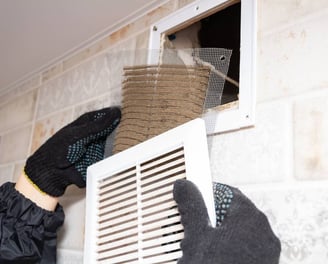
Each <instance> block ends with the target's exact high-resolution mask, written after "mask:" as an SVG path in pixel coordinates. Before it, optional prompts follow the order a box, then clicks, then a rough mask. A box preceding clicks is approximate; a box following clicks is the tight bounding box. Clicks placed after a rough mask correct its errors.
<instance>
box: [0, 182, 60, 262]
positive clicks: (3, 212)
mask: <svg viewBox="0 0 328 264" xmlns="http://www.w3.org/2000/svg"><path fill="white" fill-rule="evenodd" d="M64 218H65V215H64V212H63V208H62V207H61V206H60V205H58V206H57V208H56V210H55V211H54V212H50V211H47V210H44V209H42V208H40V207H38V206H37V205H36V204H35V203H33V202H32V201H31V200H29V199H27V198H25V197H24V196H23V195H22V194H20V193H19V192H18V191H17V190H16V189H15V187H14V183H9V182H8V183H5V184H3V185H2V186H0V263H17V264H19V263H24V264H27V263H47V264H51V263H56V248H57V230H58V228H59V227H60V226H61V225H62V224H63V222H64Z"/></svg>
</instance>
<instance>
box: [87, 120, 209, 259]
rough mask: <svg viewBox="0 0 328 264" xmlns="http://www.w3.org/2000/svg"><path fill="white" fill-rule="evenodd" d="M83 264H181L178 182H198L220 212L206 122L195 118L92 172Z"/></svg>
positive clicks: (110, 160) (89, 185) (207, 198)
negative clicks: (174, 193) (174, 196)
mask: <svg viewBox="0 0 328 264" xmlns="http://www.w3.org/2000/svg"><path fill="white" fill-rule="evenodd" d="M87 179H88V182H87V198H86V201H87V202H86V205H87V208H86V212H87V213H86V227H85V251H84V252H85V255H84V263H88V264H90V263H127V264H130V263H143V264H147V263H176V262H177V260H178V259H179V258H180V257H181V256H182V252H181V249H180V242H181V240H182V239H183V236H184V232H183V226H182V225H181V223H180V215H179V212H178V209H177V205H176V203H175V201H174V200H173V192H172V191H173V184H174V182H175V181H176V180H177V179H189V180H191V181H193V182H194V183H195V184H196V185H197V186H198V188H199V189H200V191H201V192H202V194H203V197H204V200H205V203H206V206H207V208H208V212H209V216H210V218H211V221H212V224H213V225H214V223H215V210H214V201H213V192H212V179H211V174H210V168H209V159H208V149H207V140H206V130H205V124H204V121H203V120H201V119H195V120H192V121H190V122H188V123H185V124H183V125H181V126H178V127H176V128H174V129H171V130H169V131H167V132H165V133H163V134H160V135H158V136H155V137H153V138H151V139H149V140H147V141H145V142H142V143H140V144H138V145H136V146H134V147H131V148H129V149H127V150H124V151H122V152H120V153H118V154H115V155H113V156H111V157H109V158H107V159H105V160H103V161H101V162H99V163H97V164H95V165H93V166H91V167H89V169H88V176H87Z"/></svg>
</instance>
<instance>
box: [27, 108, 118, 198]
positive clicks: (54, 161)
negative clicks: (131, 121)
mask: <svg viewBox="0 0 328 264" xmlns="http://www.w3.org/2000/svg"><path fill="white" fill-rule="evenodd" d="M120 118H121V111H120V109H119V108H118V107H109V108H104V109H101V110H98V111H92V112H89V113H86V114H84V115H82V116H80V117H79V118H78V119H76V120H75V121H74V122H72V123H70V124H68V125H67V126H65V127H64V128H62V129H61V130H59V131H58V132H57V133H56V134H55V135H53V136H52V137H51V138H50V139H48V140H47V141H46V142H45V143H44V144H43V145H42V146H41V147H40V148H39V149H38V150H37V151H36V152H35V153H34V154H33V155H32V156H30V157H29V158H28V159H27V161H26V165H25V174H26V175H27V176H28V178H29V179H30V180H31V181H32V182H33V183H34V184H35V185H36V186H37V187H39V188H40V190H41V191H43V192H45V193H47V194H49V195H50V196H53V197H58V196H61V195H63V194H64V192H65V189H66V187H67V186H68V185H70V184H76V185H77V186H78V187H80V188H82V187H85V185H86V169H87V167H88V166H89V165H91V164H93V163H95V162H97V161H99V160H101V159H103V155H104V148H105V141H106V138H107V136H108V135H109V134H110V133H111V132H112V131H113V130H114V129H115V128H116V126H117V125H118V124H119V122H120Z"/></svg>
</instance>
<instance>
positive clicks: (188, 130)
mask: <svg viewBox="0 0 328 264" xmlns="http://www.w3.org/2000/svg"><path fill="white" fill-rule="evenodd" d="M179 149H180V150H181V149H182V150H183V156H184V166H185V177H186V178H187V179H188V180H190V181H192V182H194V183H195V184H196V185H197V186H198V188H199V190H200V192H201V193H202V195H203V198H204V201H205V204H206V206H207V209H208V213H209V217H210V221H211V224H212V226H215V223H216V217H215V208H214V199H213V189H212V178H211V173H210V164H209V157H208V147H207V138H206V128H205V123H204V120H202V119H200V118H197V119H194V120H192V121H190V122H188V123H185V124H183V125H181V126H178V127H176V128H174V129H171V130H169V131H167V132H165V133H163V134H161V135H159V136H156V137H154V138H152V139H149V140H147V141H145V142H142V143H140V144H138V145H136V146H134V147H132V148H129V149H127V150H125V151H122V152H120V153H118V154H116V155H113V156H111V157H109V158H107V159H104V160H103V161H100V162H98V163H97V164H94V165H92V166H90V167H89V168H88V172H87V194H86V225H85V248H84V263H88V264H91V263H143V264H146V263H164V262H162V261H167V260H166V259H165V258H168V257H167V256H168V255H167V254H168V253H167V252H166V253H165V254H161V253H159V255H158V256H156V257H149V258H143V256H142V254H143V253H144V252H145V250H144V247H143V243H144V242H142V241H141V240H142V239H140V237H141V235H144V233H142V228H143V226H142V225H141V224H140V221H139V220H140V217H142V214H143V213H142V212H141V208H142V207H141V206H140V202H142V199H141V195H142V194H140V193H141V192H140V185H141V184H140V181H141V180H140V177H142V176H138V173H140V172H138V170H139V169H140V164H146V163H147V162H148V161H149V160H154V157H159V156H163V155H166V153H171V152H172V151H175V150H179ZM132 167H135V168H136V169H137V172H136V176H137V178H138V180H137V186H138V187H136V188H139V189H138V190H139V191H138V196H137V197H138V198H137V207H138V209H137V211H138V242H137V243H138V254H137V255H138V258H137V259H135V260H134V261H131V262H128V261H127V259H126V258H129V257H130V256H127V257H126V258H125V255H117V256H116V260H118V261H116V260H114V257H113V259H112V260H110V261H108V262H107V261H98V260H97V259H98V258H99V256H100V254H98V253H97V248H98V247H99V246H98V245H97V241H98V231H97V230H98V227H99V223H98V222H99V221H100V220H99V219H100V217H101V216H99V213H98V209H97V208H98V206H99V198H100V196H99V192H100V191H99V186H101V184H102V182H103V181H108V180H109V181H110V179H111V177H116V175H121V174H122V172H124V171H126V169H127V168H132ZM112 175H114V176H112ZM156 176H157V175H155V176H154V177H156ZM119 177H120V176H119ZM170 177H171V176H170ZM181 177H183V176H181ZM181 177H180V176H178V178H181ZM165 179H166V178H165ZM174 181H175V178H174V177H172V178H171V182H170V183H169V188H170V190H171V191H170V192H169V193H170V196H172V198H170V201H169V202H166V201H165V202H164V203H163V204H165V205H166V204H167V203H171V206H172V204H173V203H174V205H175V207H176V204H175V201H174V200H173V195H172V190H173V182H174ZM116 183H117V181H116V182H115V184H116ZM108 186H111V185H108ZM124 186H125V185H124ZM127 194H130V192H127ZM149 200H150V201H152V200H153V199H149ZM108 207H109V205H108ZM154 207H155V206H154ZM105 210H106V208H105ZM165 210H166V209H165ZM174 210H175V211H176V212H175V215H174V216H176V214H178V211H177V208H175V209H174ZM111 212H112V211H111ZM113 214H114V213H113ZM169 217H171V216H166V217H165V219H170V218H169ZM177 217H178V221H180V216H179V215H178V216H177ZM154 222H156V221H154ZM125 224H129V223H126V222H125ZM168 225H170V224H168ZM178 225H180V228H181V231H180V232H181V234H180V240H181V239H182V237H183V227H182V225H181V224H180V223H178ZM110 228H112V226H111V227H110ZM160 228H163V225H162V224H161V226H160ZM160 230H162V229H160ZM109 232H111V234H110V236H112V232H114V231H109ZM172 232H176V231H172ZM107 233H108V232H107ZM171 234H173V233H170V234H169V235H171ZM180 240H179V241H180ZM179 241H178V242H177V241H175V242H166V245H167V244H169V245H167V250H168V252H169V254H172V255H174V256H175V258H176V259H177V258H179V257H181V255H182V252H181V249H180V247H179V243H180V242H179ZM115 242H116V241H115ZM112 243H113V242H112ZM105 244H106V243H105ZM107 244H108V243H107ZM170 244H172V245H170ZM173 244H175V245H173ZM161 247H162V244H161ZM177 247H179V248H178V249H177ZM129 248H131V247H127V249H126V251H127V250H128V249H129ZM134 250H135V249H134ZM143 250H144V251H143ZM151 250H152V249H151ZM154 250H156V249H154ZM171 252H172V253H171ZM102 254H103V253H102ZM105 254H106V253H105ZM113 254H114V253H113ZM131 254H132V253H131ZM133 254H134V253H133ZM144 254H146V253H144ZM152 254H153V253H152ZM127 255H129V254H127ZM130 258H131V257H130ZM155 260H156V261H155ZM157 260H158V262H157ZM165 263H175V261H172V260H171V262H165Z"/></svg>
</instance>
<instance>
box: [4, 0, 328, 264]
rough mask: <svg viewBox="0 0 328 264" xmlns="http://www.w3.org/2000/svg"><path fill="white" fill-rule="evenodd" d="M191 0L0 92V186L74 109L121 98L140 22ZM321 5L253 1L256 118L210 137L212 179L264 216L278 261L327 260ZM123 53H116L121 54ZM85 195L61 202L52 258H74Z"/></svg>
mask: <svg viewBox="0 0 328 264" xmlns="http://www.w3.org/2000/svg"><path fill="white" fill-rule="evenodd" d="M190 2H192V1H183V0H180V1H178V0H171V1H168V2H167V3H166V4H165V5H163V6H161V7H160V8H158V9H156V10H154V11H153V12H151V13H149V14H146V15H144V16H143V17H141V18H139V19H137V20H136V21H133V22H131V23H130V24H129V25H127V26H125V27H124V28H122V29H120V30H118V31H117V32H113V34H111V35H109V36H107V37H105V38H103V39H101V40H99V41H98V42H97V43H95V44H94V45H93V46H91V47H88V48H86V49H85V50H82V51H80V52H79V53H76V54H72V55H71V56H69V57H67V58H66V59H65V60H63V61H61V62H60V63H58V64H56V65H53V67H51V68H50V69H48V70H47V71H45V72H40V73H39V74H37V75H35V76H34V77H33V78H31V79H30V80H27V81H26V82H24V83H22V84H20V85H18V86H16V87H12V89H10V90H5V89H0V183H3V182H6V181H8V180H10V181H14V180H15V179H17V177H18V175H19V174H20V172H21V170H22V168H23V166H24V163H25V159H26V158H27V157H28V156H29V155H30V154H31V153H32V152H33V151H34V150H35V149H37V148H38V147H39V146H40V145H41V144H42V143H43V142H44V141H45V140H46V139H47V138H49V137H50V136H51V135H52V134H54V132H56V131H57V130H58V129H60V128H61V127H63V126H64V125H65V124H67V123H68V122H70V121H72V120H73V119H75V118H76V117H77V116H79V115H80V114H82V113H84V112H86V111H88V110H92V109H96V108H101V107H104V106H109V105H116V104H120V102H121V94H120V89H121V85H120V81H121V72H120V70H121V68H122V66H123V65H127V64H130V63H133V62H138V63H141V62H143V61H144V58H145V56H144V55H145V54H144V53H143V52H139V51H138V50H142V49H146V48H147V45H148V38H149V26H150V25H151V24H152V23H154V22H156V21H158V20H159V19H161V18H163V17H165V16H166V15H168V14H170V13H171V12H173V11H174V10H177V9H179V8H180V7H182V6H184V5H186V4H188V3H190ZM327 25H328V2H327V1H326V0H316V1H311V0H297V1H296V0H284V1H282V0H279V1H276V0H261V1H258V52H257V55H258V58H257V65H258V69H257V82H258V84H257V95H258V97H257V106H256V112H257V120H256V125H255V127H253V128H247V129H242V130H239V131H233V132H230V133H224V134H221V135H216V136H214V137H209V151H210V159H211V169H212V173H213V179H214V180H216V181H220V182H223V183H227V184H230V185H234V186H237V187H239V188H240V189H241V190H242V191H243V192H245V193H246V194H247V195H248V196H249V197H250V198H251V199H252V200H253V201H254V202H255V203H256V205H257V206H258V207H259V208H261V209H262V210H263V211H264V212H265V213H266V214H267V215H268V217H269V219H270V222H271V223H272V226H273V228H274V230H275V232H276V233H277V234H278V235H279V237H280V238H281V241H282V245H283V252H282V256H281V263H282V264H294V263H295V264H296V263H302V264H312V263H318V264H321V263H322V264H323V263H327V262H328V209H327V205H326V204H327V202H328V136H327V135H328V131H327V130H328V113H327V111H326V105H327V104H328V75H327V74H326V69H327V66H328V65H327V64H328V62H327V61H328V52H327V50H326V48H327V47H328V45H327V44H328V34H327V33H328V27H327ZM122 50H125V51H122ZM84 197H85V191H84V190H80V189H77V188H75V187H70V188H69V190H68V191H67V192H66V195H65V196H64V197H63V198H62V199H61V203H62V204H63V206H64V208H65V212H66V216H67V217H66V222H65V225H64V227H63V228H62V229H61V231H60V234H59V236H60V238H59V250H58V257H59V260H58V263H82V257H83V243H84V242H83V239H84V237H83V234H84V221H83V217H84V210H85V200H84Z"/></svg>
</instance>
